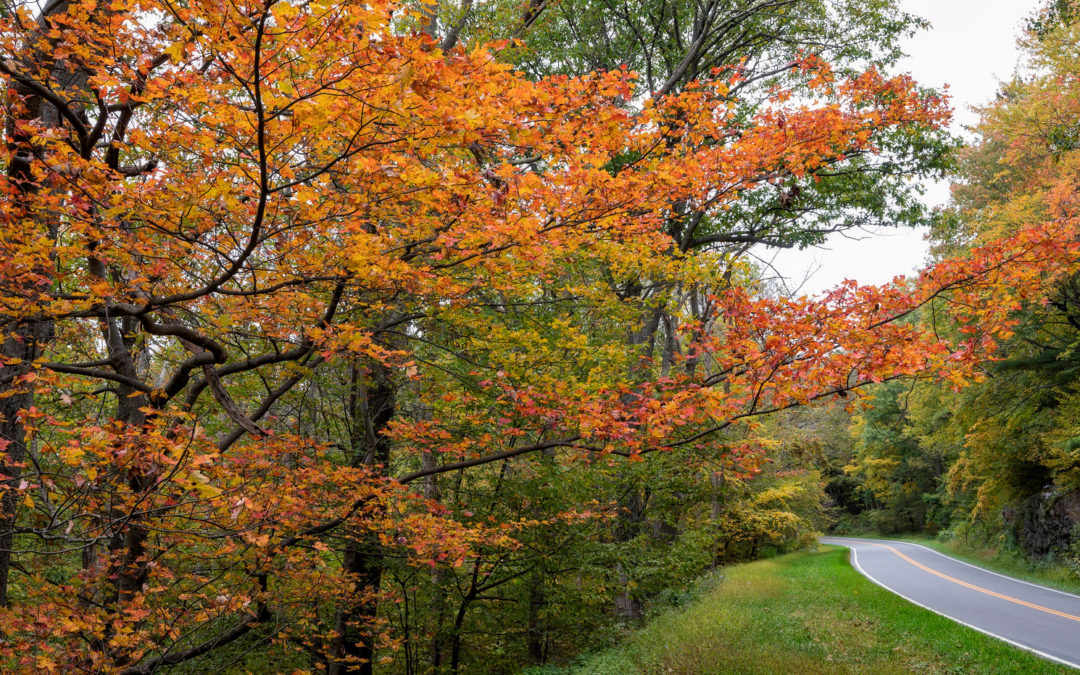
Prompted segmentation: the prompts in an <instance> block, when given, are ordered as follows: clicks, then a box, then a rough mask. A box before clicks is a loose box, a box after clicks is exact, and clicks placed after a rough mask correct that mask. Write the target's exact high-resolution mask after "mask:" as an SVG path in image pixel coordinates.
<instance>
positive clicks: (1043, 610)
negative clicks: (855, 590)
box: [820, 537, 1080, 669]
mask: <svg viewBox="0 0 1080 675" xmlns="http://www.w3.org/2000/svg"><path fill="white" fill-rule="evenodd" d="M820 541H821V543H823V544H832V545H836V546H845V547H847V548H849V549H851V564H852V565H853V566H854V567H855V569H857V570H858V571H859V572H860V573H861V574H862V575H863V576H865V577H866V578H868V579H869V580H870V581H873V582H874V583H875V584H877V585H878V586H881V587H882V588H885V589H886V590H889V591H892V592H893V593H896V594H897V595H899V596H900V597H902V598H904V599H906V600H909V601H910V602H913V603H915V604H916V605H919V606H921V607H924V608H926V609H929V610H930V611H932V612H936V613H937V614H941V615H942V616H946V617H948V618H950V619H953V620H954V621H957V622H959V623H962V624H964V625H965V626H968V627H969V628H974V629H975V630H977V631H980V632H983V633H986V634H987V635H992V636H993V637H996V638H999V639H1001V640H1004V641H1006V642H1009V643H1011V644H1013V645H1015V646H1017V647H1020V648H1021V649H1026V650H1028V651H1031V652H1034V653H1036V654H1038V655H1039V656H1042V657H1043V658H1047V659H1050V660H1051V661H1056V662H1058V663H1062V664H1065V665H1067V666H1072V667H1073V668H1078V669H1080V596H1078V595H1073V594H1072V593H1066V592H1064V591H1058V590H1055V589H1053V588H1047V587H1045V586H1039V585H1036V584H1032V583H1028V582H1026V581H1020V580H1019V579H1013V578H1012V577H1007V576H1004V575H1001V574H998V573H996V572H991V571H989V570H985V569H983V568H981V567H976V566H975V565H970V564H968V563H966V562H961V561H959V560H956V559H955V558H950V557H949V556H947V555H943V554H941V553H938V552H937V551H934V550H932V549H929V548H927V547H925V546H920V545H919V544H912V543H909V542H904V541H891V540H884V539H855V538H850V537H823V538H822V539H821V540H820Z"/></svg>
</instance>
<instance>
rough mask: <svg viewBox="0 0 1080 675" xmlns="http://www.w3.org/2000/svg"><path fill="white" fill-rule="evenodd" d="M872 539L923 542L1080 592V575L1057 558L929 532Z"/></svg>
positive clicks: (960, 557) (989, 566)
mask: <svg viewBox="0 0 1080 675" xmlns="http://www.w3.org/2000/svg"><path fill="white" fill-rule="evenodd" d="M867 536H868V537H870V538H871V539H899V540H901V541H910V542H914V543H916V544H922V545H923V546H926V547H927V548H932V549H934V550H935V551H938V552H940V553H944V554H945V555H951V556H952V557H954V558H956V559H958V560H963V561H964V562H969V563H971V564H973V565H978V566H979V567H985V568H986V569H988V570H993V571H995V572H999V573H1001V574H1007V575H1009V576H1010V577H1016V578H1017V579H1023V580H1024V581H1030V582H1033V583H1036V584H1043V585H1044V586H1050V587H1051V588H1057V589H1060V590H1063V591H1068V592H1070V593H1076V594H1080V576H1077V574H1076V573H1075V572H1073V571H1072V570H1070V569H1069V568H1067V567H1064V566H1063V565H1061V564H1059V563H1057V562H1055V561H1048V562H1039V561H1033V560H1031V559H1029V558H1025V557H1024V556H1022V555H1021V554H1019V553H1014V552H1009V551H1004V550H1001V549H997V548H992V547H974V546H965V545H964V544H963V542H961V541H958V540H953V541H947V542H942V541H938V540H937V539H934V538H932V537H928V536H921V535H903V536H898V537H885V536H879V535H867Z"/></svg>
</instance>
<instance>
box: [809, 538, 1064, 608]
mask: <svg viewBox="0 0 1080 675" xmlns="http://www.w3.org/2000/svg"><path fill="white" fill-rule="evenodd" d="M822 538H823V539H846V540H847V541H876V542H881V543H886V544H908V545H909V546H918V547H919V548H921V549H925V550H927V551H929V552H931V553H934V554H936V555H939V556H941V557H942V558H945V559H947V560H951V561H953V562H957V563H960V564H961V565H967V566H968V567H972V568H974V569H977V570H979V571H980V572H986V573H987V574H993V575H994V576H995V577H1001V578H1002V579H1008V580H1009V581H1015V582H1016V583H1018V584H1024V585H1025V586H1031V587H1033V588H1039V589H1042V590H1044V591H1051V592H1053V593H1058V594H1060V595H1065V596H1068V597H1070V598H1076V599H1077V600H1080V595H1077V594H1075V593H1070V592H1068V591H1063V590H1061V589H1058V588H1053V587H1051V586H1044V585H1042V584H1037V583H1034V582H1032V581H1024V580H1023V579H1017V578H1016V577H1010V576H1009V575H1008V574H1002V573H1001V572H995V571H993V570H988V569H986V568H985V567H980V566H978V565H975V564H972V563H969V562H966V561H964V560H960V559H959V558H954V557H952V556H951V555H949V554H947V553H942V552H941V551H935V550H934V549H932V548H930V547H929V546H925V545H923V544H916V543H915V542H913V541H904V540H903V539H868V538H864V537H822Z"/></svg>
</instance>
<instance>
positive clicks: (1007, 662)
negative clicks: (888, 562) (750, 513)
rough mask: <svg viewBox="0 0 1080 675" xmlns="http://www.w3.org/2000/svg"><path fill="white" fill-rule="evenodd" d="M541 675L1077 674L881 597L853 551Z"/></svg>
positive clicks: (800, 565)
mask: <svg viewBox="0 0 1080 675" xmlns="http://www.w3.org/2000/svg"><path fill="white" fill-rule="evenodd" d="M533 672H534V673H536V674H537V675H539V674H540V673H543V674H545V675H555V674H556V673H558V674H561V675H609V674H610V675H634V674H641V675H646V674H653V673H656V674H661V673H664V674H675V675H679V674H682V675H698V674H710V673H717V674H719V673H745V674H756V673H760V674H761V675H773V674H777V673H798V674H799V675H811V674H815V673H821V674H822V675H825V674H830V675H831V674H833V673H881V674H886V673H1025V674H1027V673H1070V672H1074V671H1071V670H1069V669H1067V668H1065V667H1063V666H1058V665H1055V664H1053V663H1050V662H1048V661H1044V660H1042V659H1040V658H1038V657H1036V656H1033V655H1031V654H1029V653H1027V652H1024V651H1021V650H1019V649H1016V648H1014V647H1011V646H1009V645H1007V644H1005V643H1004V642H1001V641H999V640H995V639H994V638H991V637H988V636H986V635H983V634H981V633H978V632H976V631H973V630H970V629H968V628H964V627H963V626H960V625H959V624H956V623H954V622H952V621H950V620H948V619H945V618H943V617H940V616H938V615H936V614H934V613H932V612H928V611H926V610H924V609H920V608H919V607H916V606H915V605H912V604H910V603H908V602H907V601H905V600H903V599H901V598H899V597H897V596H895V595H893V594H892V593H889V592H888V591H886V590H884V589H881V588H879V587H877V586H875V585H874V584H872V583H870V582H869V581H867V580H866V579H865V578H864V577H862V576H861V575H860V574H858V573H857V572H856V571H855V570H854V569H852V568H851V566H850V565H849V564H848V555H847V551H846V550H845V549H839V548H835V547H822V548H821V549H820V550H819V551H817V552H805V553H794V554H791V555H786V556H782V557H779V558H774V559H771V560H762V561H758V562H753V563H747V564H744V565H736V566H733V567H730V568H727V569H726V570H725V576H724V580H723V582H722V583H720V584H718V585H716V586H715V587H714V588H713V589H712V590H710V591H708V592H706V593H705V594H703V595H702V597H701V598H700V599H699V600H698V601H697V602H695V603H693V604H691V605H689V606H687V607H682V608H678V609H673V610H671V611H669V612H667V613H665V614H662V615H660V616H658V617H656V618H655V619H653V620H652V621H650V622H649V623H648V624H647V625H646V626H645V627H644V628H642V629H641V630H639V631H636V632H634V633H632V634H631V635H629V636H628V637H627V639H626V640H625V641H624V642H623V644H621V645H620V646H618V647H616V648H612V649H609V650H606V651H603V652H599V653H596V654H593V655H591V656H588V657H585V658H584V659H582V660H581V661H580V663H579V664H578V665H576V666H573V667H569V668H563V669H552V668H548V669H544V670H540V671H533Z"/></svg>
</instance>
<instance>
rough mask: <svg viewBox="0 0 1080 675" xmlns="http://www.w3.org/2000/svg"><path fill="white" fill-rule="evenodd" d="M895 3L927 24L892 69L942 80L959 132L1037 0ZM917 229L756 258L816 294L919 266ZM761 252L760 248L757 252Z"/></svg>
mask: <svg viewBox="0 0 1080 675" xmlns="http://www.w3.org/2000/svg"><path fill="white" fill-rule="evenodd" d="M900 4H901V5H902V6H903V8H904V9H905V10H907V11H909V12H911V13H913V14H917V15H919V16H922V17H923V18H925V19H927V20H928V21H930V23H931V24H932V27H931V28H930V30H928V31H922V32H920V33H919V34H918V35H916V36H915V37H914V38H911V39H909V40H908V41H907V42H906V43H905V48H904V51H905V52H907V53H908V54H909V57H908V58H907V59H905V60H904V61H903V62H901V63H900V64H899V66H898V70H899V71H901V72H904V71H906V72H910V73H911V74H912V76H913V77H914V78H915V79H916V81H918V82H920V83H921V84H924V85H926V86H930V87H935V88H941V87H942V86H943V85H946V84H947V85H949V93H950V95H951V96H952V107H953V109H954V119H953V130H954V131H957V132H962V131H963V128H964V126H970V125H971V124H973V123H974V122H975V121H976V120H977V119H978V117H977V115H976V114H975V113H974V112H972V111H971V106H975V105H980V104H983V103H986V102H987V101H990V100H991V99H993V97H994V95H995V93H996V92H997V89H998V84H999V82H1001V81H1002V80H1008V79H1010V78H1011V76H1012V74H1013V72H1014V71H1015V69H1016V65H1017V62H1018V60H1019V58H1020V53H1019V51H1018V50H1017V48H1016V39H1017V38H1018V37H1019V36H1020V27H1021V25H1022V23H1023V19H1025V18H1026V17H1028V16H1030V15H1031V14H1032V13H1033V12H1034V10H1035V8H1036V7H1037V6H1039V5H1040V4H1041V3H1040V2H1039V1H1038V0H901V3H900ZM948 195H949V189H948V184H947V183H938V184H933V185H929V186H927V194H926V196H925V201H926V202H927V203H928V204H931V205H939V204H943V203H944V202H946V201H947V200H948ZM924 234H925V232H924V231H912V230H887V231H878V232H875V233H859V237H858V238H857V239H853V238H848V237H844V236H842V235H834V236H833V237H831V238H830V239H829V241H828V242H827V243H826V244H825V245H824V247H821V248H813V249H807V250H804V251H781V252H780V253H779V254H776V255H775V256H774V255H772V254H767V255H766V257H765V258H764V262H766V263H769V262H771V264H772V266H773V268H774V269H775V270H776V271H777V272H778V273H779V274H780V275H782V276H783V277H784V278H785V279H786V285H787V287H788V289H789V290H790V291H792V292H796V291H797V292H798V293H799V294H816V293H820V292H822V291H824V290H826V289H829V288H832V287H833V286H835V285H836V284H838V283H840V282H841V281H843V280H844V279H855V280H856V281H858V282H859V283H862V284H882V283H886V282H888V281H890V280H892V279H893V277H895V276H897V275H901V274H911V273H912V272H914V271H916V270H918V269H919V268H920V267H922V263H923V261H924V260H925V258H926V253H927V244H926V242H925V241H924V239H923V237H924ZM763 253H764V252H763Z"/></svg>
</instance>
